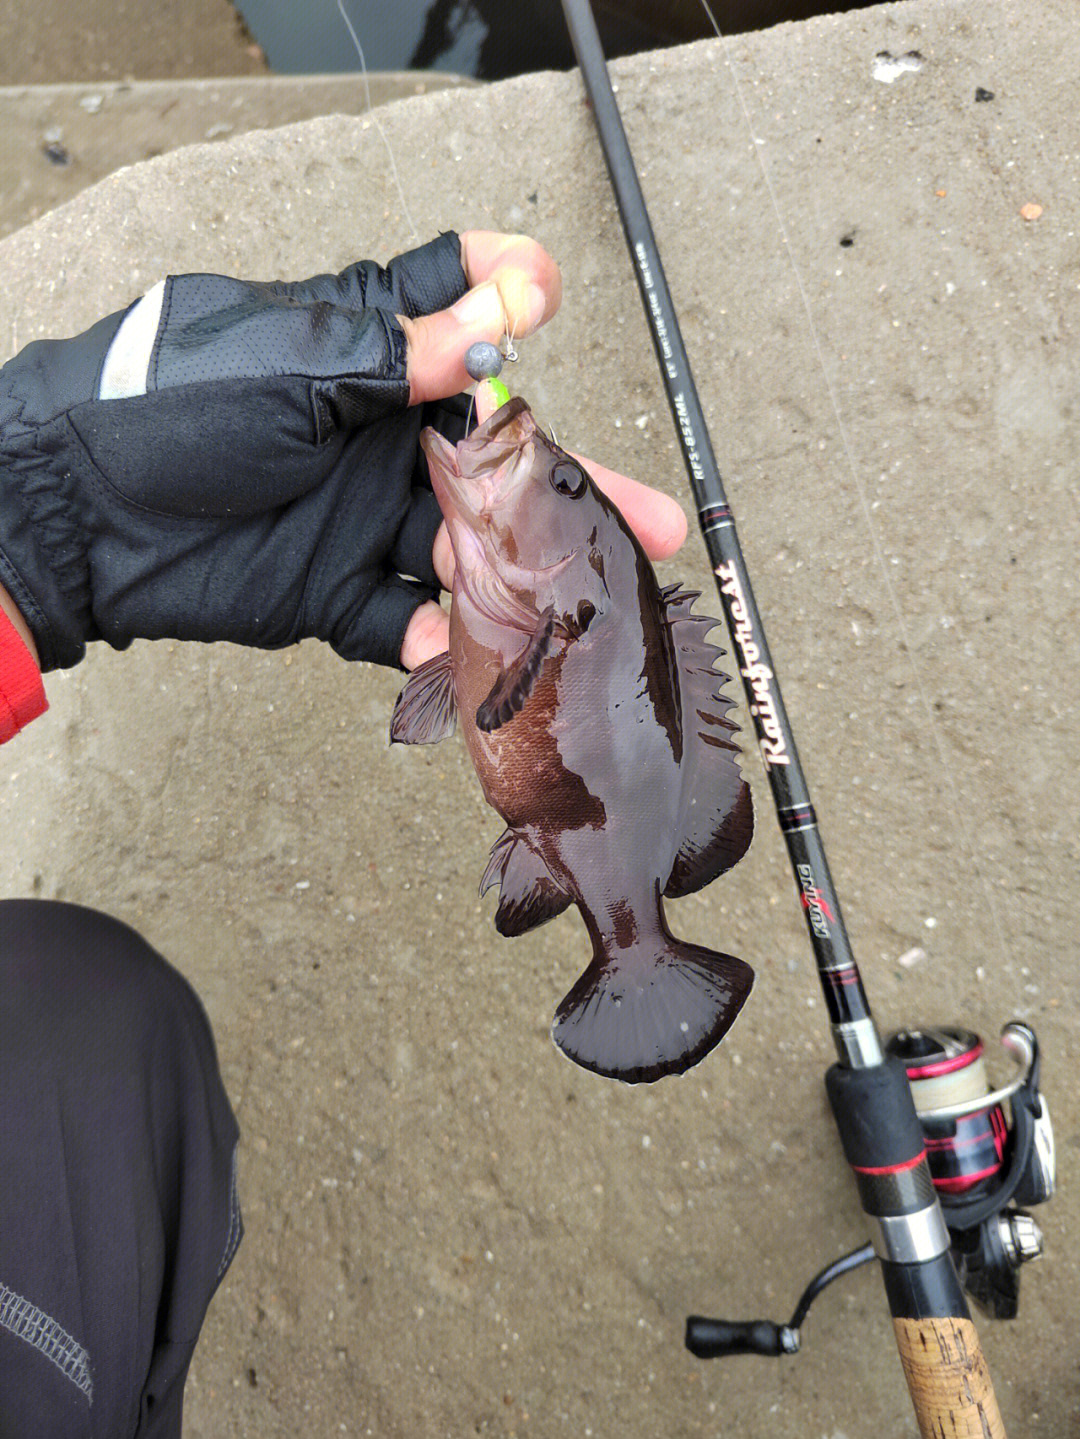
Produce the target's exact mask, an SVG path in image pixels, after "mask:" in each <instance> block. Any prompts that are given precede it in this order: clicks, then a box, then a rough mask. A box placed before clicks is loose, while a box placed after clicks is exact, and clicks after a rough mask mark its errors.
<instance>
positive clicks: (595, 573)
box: [390, 396, 754, 1084]
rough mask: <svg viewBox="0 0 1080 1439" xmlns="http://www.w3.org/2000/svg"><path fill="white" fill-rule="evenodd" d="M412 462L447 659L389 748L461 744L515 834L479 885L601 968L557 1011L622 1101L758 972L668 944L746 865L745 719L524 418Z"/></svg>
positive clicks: (724, 957) (505, 414)
mask: <svg viewBox="0 0 1080 1439" xmlns="http://www.w3.org/2000/svg"><path fill="white" fill-rule="evenodd" d="M420 443H421V446H422V448H423V450H424V454H425V456H426V459H427V464H428V471H429V475H430V478H431V483H432V487H433V489H434V491H435V495H436V498H437V499H438V501H439V505H440V508H441V509H442V512H443V514H444V516H445V518H446V521H447V527H448V529H449V534H450V540H451V544H452V546H453V549H454V556H455V562H456V568H455V574H454V581H453V589H452V592H451V609H450V644H449V649H448V650H446V651H444V652H443V653H442V654H440V655H437V656H436V657H435V658H433V659H430V660H428V661H427V662H426V663H424V664H422V665H419V666H418V667H417V668H416V669H415V670H414V671H413V672H412V674H411V675H410V677H409V679H408V681H407V683H406V684H405V687H404V689H403V690H402V691H401V693H400V694H399V696H398V698H397V702H396V704H395V706H394V711H393V715H392V718H391V723H390V738H391V742H392V743H398V744H432V743H436V742H438V741H440V740H443V739H445V738H446V737H447V736H449V735H450V734H452V733H453V732H454V730H455V728H456V727H457V725H458V724H460V727H461V731H462V735H463V738H464V741H465V744H466V747H467V749H468V752H469V755H470V757H471V759H472V762H473V766H474V768H475V769H476V773H477V776H478V778H479V780H480V785H481V788H482V790H483V793H484V797H485V798H486V800H487V802H488V804H489V805H491V806H492V808H493V809H495V810H496V811H497V812H498V813H499V814H500V815H501V816H502V818H503V820H504V821H505V823H506V829H505V831H504V832H503V833H502V835H501V836H500V837H499V838H498V839H497V840H496V842H495V844H494V846H493V848H492V850H491V855H490V858H489V861H488V864H487V867H486V869H485V870H484V874H483V877H482V879H481V882H480V893H481V895H483V894H485V893H486V892H487V891H488V890H489V889H490V888H492V887H493V886H494V885H496V884H498V885H499V889H500V893H499V903H498V908H497V911H496V914H495V927H496V929H497V930H498V932H499V933H500V934H502V935H506V936H515V935H520V934H525V933H527V932H528V931H530V930H532V929H533V928H535V927H536V926H537V925H540V924H543V923H545V922H546V921H548V920H550V919H553V918H554V917H555V916H556V915H558V914H561V913H562V912H563V911H564V910H566V909H567V908H568V907H569V906H570V905H571V904H573V905H576V906H577V909H578V910H579V912H580V914H581V918H582V919H583V920H584V923H585V928H586V931H587V933H588V937H589V939H590V940H591V942H592V957H591V959H590V960H589V963H588V966H587V968H586V969H585V970H584V972H583V973H582V974H581V976H580V978H579V979H578V980H577V982H576V983H575V984H574V985H573V987H572V988H571V989H570V991H569V992H568V993H567V995H566V996H565V998H564V999H563V1000H562V1002H561V1003H560V1004H559V1005H558V1007H557V1009H556V1012H555V1018H554V1022H553V1024H552V1031H551V1032H552V1038H553V1039H554V1041H555V1044H556V1045H557V1046H558V1048H559V1049H560V1050H561V1051H562V1053H563V1054H565V1055H566V1056H567V1057H568V1058H569V1059H571V1060H573V1061H574V1062H575V1063H577V1064H579V1065H581V1066H583V1067H584V1068H585V1069H587V1070H590V1071H592V1072H593V1073H595V1074H599V1075H603V1076H605V1077H608V1078H612V1079H618V1080H622V1081H624V1082H626V1083H628V1084H637V1083H651V1082H653V1081H655V1080H658V1079H661V1078H663V1077H664V1076H666V1075H673V1074H681V1073H683V1072H684V1071H686V1070H687V1069H689V1068H691V1066H693V1065H695V1064H697V1063H698V1062H699V1061H700V1060H701V1059H703V1058H704V1056H705V1055H706V1054H708V1053H709V1051H710V1050H711V1049H712V1048H713V1047H714V1046H715V1045H716V1044H717V1043H718V1042H719V1041H720V1040H721V1039H722V1038H723V1036H724V1035H725V1034H726V1033H727V1031H728V1029H729V1028H730V1027H731V1025H732V1023H733V1021H734V1019H735V1017H736V1015H737V1014H738V1013H739V1011H740V1010H741V1008H742V1006H743V1004H744V1003H745V1001H746V999H747V996H748V995H749V993H750V990H751V987H752V985H753V979H754V974H753V970H752V969H751V967H750V966H749V965H748V964H747V963H745V961H743V960H741V959H738V958H736V957H734V956H732V955H728V954H722V953H720V952H718V951H716V950H712V949H707V948H705V947H703V946H701V945H697V944H690V943H687V942H685V941H683V940H680V939H676V938H675V937H674V936H673V935H672V933H671V931H670V929H669V927H668V924H667V920H666V918H665V914H664V900H665V898H677V897H679V896H682V895H687V894H691V893H693V892H694V891H696V890H699V889H701V888H702V887H703V886H704V885H706V884H708V883H710V881H712V880H713V879H715V878H717V876H719V875H721V874H723V873H724V872H725V871H726V870H728V869H730V868H731V867H732V865H734V864H735V863H737V862H738V860H739V859H741V858H742V856H743V855H744V854H745V853H746V850H747V848H748V846H749V844H750V840H751V837H752V834H753V827H754V811H753V804H752V800H751V795H750V788H749V785H748V784H747V782H746V780H745V779H744V778H743V776H742V773H741V771H740V768H739V755H740V750H739V746H738V744H737V742H736V740H735V738H734V735H735V733H736V732H737V729H738V727H737V725H736V724H735V723H734V721H733V720H732V719H731V718H730V716H729V711H730V710H731V708H732V707H733V702H732V701H731V700H729V699H727V698H726V697H724V696H723V695H722V694H721V693H720V692H719V690H720V686H721V685H723V684H724V683H726V682H727V680H728V676H727V675H724V674H723V673H721V672H720V671H718V670H717V669H716V668H715V667H714V661H715V660H716V658H717V657H718V656H719V655H720V654H722V653H723V651H722V650H720V649H719V648H718V647H716V646H714V645H712V644H710V643H709V642H707V640H706V639H705V635H706V634H707V633H708V632H709V631H710V630H711V629H712V628H713V626H714V625H715V624H716V623H717V622H716V621H715V620H713V619H710V618H709V617H708V616H704V615H697V614H693V613H691V609H692V606H693V603H694V601H695V600H696V599H697V598H698V595H697V593H696V592H693V591H687V590H684V589H682V588H681V587H680V586H679V585H668V586H666V587H664V588H661V586H660V584H659V582H658V580H657V577H656V575H655V573H654V571H653V568H652V565H651V564H650V562H649V560H648V558H647V556H646V554H645V552H644V550H643V549H642V547H641V545H640V543H639V542H638V540H637V538H636V537H635V535H634V534H633V532H632V530H631V529H630V526H629V525H628V524H627V522H626V520H625V519H624V518H623V516H622V514H621V513H620V512H619V510H618V509H617V507H616V506H615V505H614V504H613V503H612V501H611V500H610V499H609V498H608V497H607V496H606V495H605V494H604V492H603V491H602V490H601V489H600V488H599V487H598V486H597V485H596V484H595V482H594V481H593V480H592V478H591V477H590V476H589V474H588V473H587V471H586V470H585V469H584V468H583V466H582V465H581V464H580V463H579V462H578V461H577V460H576V459H575V458H574V457H573V456H572V455H570V454H569V453H568V452H567V451H565V450H563V449H562V448H561V447H560V446H559V445H558V444H557V443H555V442H554V440H553V439H549V437H548V436H547V435H546V434H545V433H544V432H543V430H542V429H541V428H540V426H539V425H538V424H537V422H536V420H535V419H534V417H533V414H532V411H531V410H530V408H529V406H528V404H527V403H526V402H525V400H524V399H522V398H521V397H520V396H515V397H514V398H513V399H511V400H510V401H509V403H507V404H504V405H503V406H502V407H501V408H500V409H498V410H496V411H495V413H494V414H492V415H491V416H490V418H489V419H487V420H486V421H485V423H484V424H482V425H480V426H478V427H477V428H476V429H475V430H474V431H473V432H472V434H471V435H469V436H468V437H467V438H465V439H463V440H461V441H459V442H458V444H457V445H456V446H455V445H453V444H451V443H450V442H449V441H448V440H446V439H445V438H444V437H443V436H442V435H440V434H439V433H438V432H437V431H435V430H432V429H426V430H424V431H423V433H422V434H421V437H420Z"/></svg>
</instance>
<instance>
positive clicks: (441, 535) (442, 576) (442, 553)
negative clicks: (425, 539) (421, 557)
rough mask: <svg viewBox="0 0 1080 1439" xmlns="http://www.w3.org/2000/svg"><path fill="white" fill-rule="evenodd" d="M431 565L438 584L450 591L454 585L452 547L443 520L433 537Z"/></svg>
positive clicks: (448, 532)
mask: <svg viewBox="0 0 1080 1439" xmlns="http://www.w3.org/2000/svg"><path fill="white" fill-rule="evenodd" d="M431 558H432V563H433V564H434V566H435V574H436V575H437V577H438V580H439V584H441V585H442V587H443V589H444V590H448V589H451V588H452V586H453V583H454V567H455V560H454V547H453V545H452V544H451V543H450V531H449V530H448V529H447V528H446V521H445V520H443V522H442V524H441V525H440V526H439V528H438V531H437V533H436V535H435V544H434V545H433V547H432V553H431Z"/></svg>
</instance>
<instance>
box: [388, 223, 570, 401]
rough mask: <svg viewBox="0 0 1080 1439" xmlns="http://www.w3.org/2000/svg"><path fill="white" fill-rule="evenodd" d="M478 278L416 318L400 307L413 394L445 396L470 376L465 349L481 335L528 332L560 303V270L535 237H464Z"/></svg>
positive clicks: (468, 266)
mask: <svg viewBox="0 0 1080 1439" xmlns="http://www.w3.org/2000/svg"><path fill="white" fill-rule="evenodd" d="M462 264H463V266H464V267H465V271H466V274H467V276H468V278H469V280H470V282H471V284H472V288H471V289H470V290H469V291H468V293H467V294H465V295H463V296H462V298H461V299H460V300H458V302H457V304H455V305H452V306H451V307H450V308H449V309H448V310H439V311H438V312H437V313H435V314H434V315H418V316H416V317H415V318H413V319H409V318H408V317H407V316H404V315H399V316H398V320H399V322H400V324H401V326H402V328H403V329H404V331H405V337H406V340H407V341H408V361H407V366H406V375H407V377H408V380H409V401H410V403H411V404H414V405H416V404H420V403H422V402H423V401H425V400H434V399H443V398H445V397H447V396H448V395H454V394H457V392H458V391H459V390H463V389H464V388H465V387H466V386H467V385H469V384H470V383H471V378H470V376H469V374H468V371H467V370H466V369H465V352H466V350H467V349H468V348H469V346H470V345H472V344H474V343H475V342H476V341H477V340H489V341H490V342H491V343H492V344H498V342H499V341H500V340H502V339H503V337H504V336H505V335H512V336H513V337H514V338H515V339H521V338H523V337H524V336H525V335H530V334H532V333H533V331H534V330H536V329H537V328H538V327H539V326H540V325H542V324H543V323H544V322H545V321H546V320H549V319H550V318H551V316H552V315H553V314H554V313H555V311H556V310H557V309H558V308H559V301H560V300H561V298H562V277H561V276H560V274H559V268H558V266H557V265H556V264H555V262H554V260H552V258H551V257H550V255H548V254H547V253H546V251H545V250H543V249H542V247H541V246H539V245H537V244H536V242H535V241H533V240H528V239H526V238H525V237H524V236H518V235H497V234H493V233H491V232H488V231H478V230H473V231H469V232H467V234H466V235H465V236H463V237H462Z"/></svg>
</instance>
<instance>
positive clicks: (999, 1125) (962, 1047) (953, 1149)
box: [887, 1029, 1020, 1203]
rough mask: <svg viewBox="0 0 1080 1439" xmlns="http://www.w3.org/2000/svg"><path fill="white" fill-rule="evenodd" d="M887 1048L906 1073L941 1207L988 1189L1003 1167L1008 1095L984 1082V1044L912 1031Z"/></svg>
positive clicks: (945, 1032)
mask: <svg viewBox="0 0 1080 1439" xmlns="http://www.w3.org/2000/svg"><path fill="white" fill-rule="evenodd" d="M887 1047H888V1052H889V1053H890V1054H895V1055H897V1056H898V1057H899V1058H900V1059H902V1060H903V1061H904V1065H905V1068H906V1069H907V1077H908V1083H909V1084H910V1085H911V1097H912V1099H913V1100H914V1101H915V1112H916V1113H917V1114H918V1116H919V1120H920V1123H921V1124H922V1129H923V1133H924V1134H925V1136H926V1160H927V1164H928V1165H929V1167H930V1175H931V1178H932V1179H933V1181H934V1188H935V1189H936V1190H937V1192H938V1196H939V1197H940V1198H941V1200H942V1202H943V1203H945V1202H947V1201H948V1199H949V1198H951V1197H952V1196H954V1195H960V1194H968V1195H970V1194H974V1193H976V1192H983V1191H984V1190H986V1189H988V1188H989V1187H990V1186H991V1185H992V1184H993V1183H994V1181H995V1180H996V1179H997V1178H998V1176H999V1175H1000V1173H1001V1171H1002V1169H1003V1167H1004V1165H1005V1147H1006V1144H1007V1141H1008V1138H1009V1125H1008V1121H1007V1119H1006V1117H1005V1110H1004V1108H1003V1107H1002V1103H1001V1100H1002V1098H1003V1097H1004V1095H1005V1091H1004V1090H1003V1091H1001V1094H1000V1095H998V1094H994V1093H992V1092H991V1089H990V1083H989V1081H988V1079H987V1077H986V1059H985V1056H984V1053H983V1042H982V1040H981V1039H980V1038H979V1036H978V1035H977V1034H973V1033H972V1031H971V1030H970V1029H913V1030H901V1031H900V1032H899V1033H898V1034H894V1035H893V1036H892V1038H891V1039H890V1040H889V1042H888V1046H887ZM1019 1084H1020V1081H1019V1080H1018V1081H1017V1082H1016V1087H1017V1088H1018V1087H1019ZM972 1104H977V1107H976V1108H972V1107H971V1106H972Z"/></svg>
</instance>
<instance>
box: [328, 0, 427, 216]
mask: <svg viewBox="0 0 1080 1439" xmlns="http://www.w3.org/2000/svg"><path fill="white" fill-rule="evenodd" d="M337 7H338V10H339V11H340V13H341V18H342V19H343V20H344V21H345V28H346V29H347V30H348V32H349V35H350V36H351V37H352V42H353V44H354V45H355V46H356V53H357V55H359V57H360V75H361V78H362V79H363V82H364V99H365V101H366V102H367V115H368V119H369V120H370V121H371V122H372V124H373V125H374V126H375V128H376V130H378V132H379V138H380V139H381V140H382V142H383V144H384V145H385V146H386V153H387V156H388V157H389V160H390V173H391V174H392V175H393V177H394V184H395V185H396V186H397V192H398V195H399V196H400V198H401V208H402V210H403V211H404V213H405V218H406V220H408V222H409V229H410V230H411V231H412V234H413V236H414V238H415V239H416V242H417V244H419V243H420V231H419V230H418V229H417V228H416V221H415V220H414V219H413V217H412V214H411V213H410V211H409V205H408V201H407V200H406V199H405V191H404V190H403V189H402V186H401V177H400V175H399V174H398V167H397V161H396V160H395V159H394V151H393V149H392V148H391V145H390V141H389V140H388V139H387V137H386V131H385V130H384V129H383V127H382V122H381V121H380V119H379V117H378V115H376V113H375V106H374V105H373V104H372V103H371V86H370V85H369V84H368V69H367V61H366V60H365V59H364V47H363V46H362V45H361V44H360V38H359V36H358V35H357V33H356V31H355V30H354V29H353V23H352V21H351V20H350V19H349V16H348V14H347V12H346V10H345V3H344V0H337Z"/></svg>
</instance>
